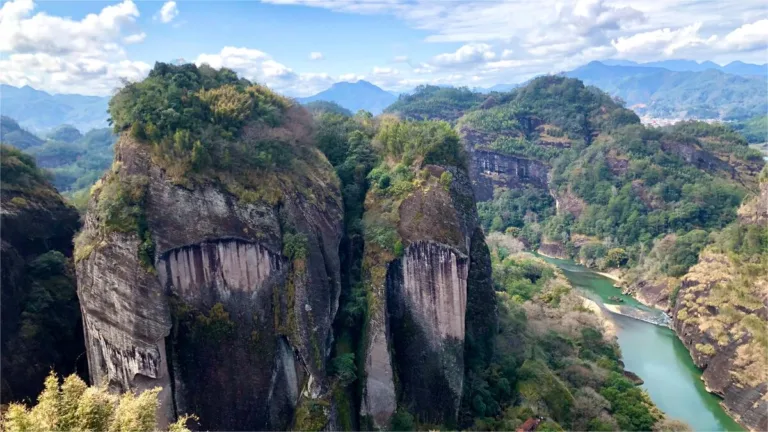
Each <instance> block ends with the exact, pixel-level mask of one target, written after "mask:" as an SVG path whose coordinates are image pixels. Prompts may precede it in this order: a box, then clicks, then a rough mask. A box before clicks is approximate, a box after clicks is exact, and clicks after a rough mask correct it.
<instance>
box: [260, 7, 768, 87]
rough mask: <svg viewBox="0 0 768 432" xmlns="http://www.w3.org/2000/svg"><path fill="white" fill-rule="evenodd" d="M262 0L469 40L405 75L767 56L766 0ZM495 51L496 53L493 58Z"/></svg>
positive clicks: (518, 73)
mask: <svg viewBox="0 0 768 432" xmlns="http://www.w3.org/2000/svg"><path fill="white" fill-rule="evenodd" d="M262 1H264V2H269V3H278V4H300V5H305V6H310V7H318V8H325V9H329V10H333V11H338V12H344V13H357V14H388V15H391V16H394V17H395V18H398V19H400V20H401V21H403V22H404V23H405V24H406V25H409V26H410V27H412V28H414V29H418V30H421V31H423V32H425V34H426V36H425V38H424V40H425V41H426V42H431V43H458V44H461V45H463V46H462V48H463V49H464V53H463V54H462V53H459V52H458V51H459V50H461V49H462V48H460V49H459V50H457V51H456V52H447V53H445V54H441V55H439V56H436V57H435V58H432V59H429V60H428V61H427V62H426V63H424V61H423V59H415V61H414V63H413V66H412V69H411V70H409V71H405V72H407V74H406V73H401V77H402V80H432V79H438V78H440V79H442V78H443V77H445V76H446V75H445V74H446V73H449V70H451V69H461V70H462V72H466V73H467V74H466V75H465V77H464V79H467V80H469V79H471V78H468V77H471V76H478V77H480V78H481V79H485V80H488V82H489V83H493V82H494V81H495V82H519V81H521V80H524V79H527V78H528V77H530V76H531V74H542V73H556V72H560V71H563V70H568V69H571V68H573V67H576V66H578V65H579V64H582V63H583V62H588V61H591V60H601V59H607V58H627V59H632V60H637V61H651V60H658V59H664V58H669V57H670V56H672V57H677V58H680V57H687V58H691V59H695V60H715V61H719V62H723V63H724V62H726V61H730V60H734V59H741V60H744V61H755V62H761V63H762V62H764V61H765V53H764V52H761V51H760V50H761V49H765V48H766V44H768V42H767V41H768V34H767V33H768V9H766V8H765V6H764V0H741V1H739V2H730V3H729V4H728V7H724V5H723V3H722V2H719V1H707V0H574V1H567V2H566V1H563V0H540V1H536V2H521V1H520V0H493V1H487V0H464V1H461V2H456V1H446V2H441V1H435V0H262ZM477 45H488V46H490V47H491V48H489V49H487V50H485V51H486V52H488V54H487V56H488V57H484V55H482V54H478V53H477V52H476V51H478V50H476V49H471V48H465V47H472V46H477ZM493 53H496V54H497V55H496V56H494V57H492V58H491V57H490V56H491V55H493ZM419 60H421V61H419ZM395 62H397V61H395ZM579 62H582V63H579ZM512 65H514V66H512ZM478 71H481V72H482V73H477V72H478ZM494 71H495V72H494ZM472 73H474V75H471V74H472ZM467 83H469V81H465V82H457V83H456V84H467Z"/></svg>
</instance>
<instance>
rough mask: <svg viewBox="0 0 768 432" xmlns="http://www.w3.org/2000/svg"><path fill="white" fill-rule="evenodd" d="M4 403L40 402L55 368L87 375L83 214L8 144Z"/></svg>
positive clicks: (0, 202)
mask: <svg viewBox="0 0 768 432" xmlns="http://www.w3.org/2000/svg"><path fill="white" fill-rule="evenodd" d="M0 163H1V164H2V165H1V166H0V206H2V209H3V211H2V215H0V223H1V224H2V227H3V229H2V246H1V248H0V258H1V259H0V264H1V267H0V275H1V277H2V279H1V281H2V284H1V285H0V286H1V287H2V302H0V303H1V304H2V315H1V316H2V329H3V333H2V367H3V376H2V381H1V383H2V384H1V385H2V392H1V394H2V403H3V404H7V403H8V402H10V401H21V400H25V399H26V400H34V398H35V396H36V395H37V394H38V393H39V392H40V390H42V388H43V380H44V379H45V377H46V375H48V374H49V373H50V372H51V370H55V371H56V372H57V373H66V374H71V373H75V372H78V373H80V374H82V376H84V377H87V376H88V372H87V370H86V369H85V363H84V362H83V361H82V357H81V354H82V352H83V349H84V344H83V328H82V322H81V319H80V308H79V305H78V300H77V295H76V293H75V289H76V286H75V274H74V268H73V266H72V237H73V236H74V234H75V232H76V231H77V229H78V226H79V218H78V214H77V212H76V211H75V209H74V208H72V207H70V206H69V205H67V204H66V203H65V202H64V200H62V198H61V196H60V195H59V194H58V193H57V192H56V190H55V189H54V188H53V186H52V185H51V184H50V182H49V180H48V176H47V174H46V173H45V172H44V171H42V170H41V169H39V168H38V167H37V166H36V164H35V162H34V160H33V159H32V157H31V156H29V155H26V154H24V153H22V152H21V151H19V150H18V149H15V148H13V147H10V146H7V145H5V144H3V145H2V146H0Z"/></svg>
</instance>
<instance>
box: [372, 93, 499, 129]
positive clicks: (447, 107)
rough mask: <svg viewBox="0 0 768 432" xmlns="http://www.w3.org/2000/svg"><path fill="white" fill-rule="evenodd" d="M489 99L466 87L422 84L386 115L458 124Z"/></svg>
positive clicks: (402, 96) (397, 101)
mask: <svg viewBox="0 0 768 432" xmlns="http://www.w3.org/2000/svg"><path fill="white" fill-rule="evenodd" d="M485 99H486V96H484V95H482V94H480V93H476V92H473V91H471V90H469V89H468V88H466V87H460V88H455V87H438V86H430V85H422V86H419V87H416V88H415V89H414V91H413V93H411V94H402V95H400V97H398V99H397V100H396V101H395V102H394V103H393V104H392V105H390V106H388V107H387V109H386V110H384V112H386V113H391V114H396V115H398V116H400V117H402V118H405V119H411V120H445V121H450V122H453V121H456V120H457V119H458V118H459V117H461V116H462V115H463V114H464V113H465V112H467V111H469V110H470V109H473V108H477V107H479V106H480V104H481V103H482V102H483V101H484V100H485Z"/></svg>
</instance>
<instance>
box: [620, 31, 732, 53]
mask: <svg viewBox="0 0 768 432" xmlns="http://www.w3.org/2000/svg"><path fill="white" fill-rule="evenodd" d="M701 26H702V24H701V23H695V24H691V25H689V26H686V27H681V28H678V29H675V30H672V29H670V28H664V29H659V30H654V31H649V32H644V33H637V34H634V35H632V36H628V37H620V38H618V39H616V40H613V41H611V44H612V45H613V47H614V48H616V51H617V53H618V56H619V57H631V58H635V59H638V58H640V59H644V58H648V57H652V58H655V57H658V56H659V53H663V55H664V56H666V57H672V56H675V55H679V54H680V52H681V51H685V50H690V49H693V48H698V47H702V46H707V45H711V44H712V43H714V42H715V41H716V40H717V36H710V37H709V38H702V37H701V36H700V35H699V30H700V29H701Z"/></svg>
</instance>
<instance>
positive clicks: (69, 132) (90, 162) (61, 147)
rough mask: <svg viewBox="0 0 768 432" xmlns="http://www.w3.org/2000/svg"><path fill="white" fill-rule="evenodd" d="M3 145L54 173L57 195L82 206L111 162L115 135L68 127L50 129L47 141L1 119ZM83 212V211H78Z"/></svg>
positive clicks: (53, 180) (105, 131) (109, 132)
mask: <svg viewBox="0 0 768 432" xmlns="http://www.w3.org/2000/svg"><path fill="white" fill-rule="evenodd" d="M0 126H2V137H1V138H0V139H1V140H2V141H3V142H5V143H8V144H11V145H13V146H14V147H16V148H19V149H22V150H23V151H24V152H25V153H27V154H30V155H32V156H33V157H34V158H35V160H36V162H37V165H38V166H40V167H41V168H45V169H47V170H48V171H49V172H50V173H52V174H53V178H52V183H53V185H54V186H55V187H56V189H58V191H59V192H61V193H62V194H65V196H67V197H68V198H74V201H75V203H76V205H78V206H80V207H82V206H83V205H84V204H85V203H84V201H85V200H87V195H88V191H89V190H90V188H91V186H93V184H94V183H96V180H98V179H99V177H101V175H102V174H103V173H104V171H105V170H106V169H107V168H109V166H110V165H111V163H112V157H113V154H114V149H113V146H114V143H115V140H116V136H115V135H114V134H113V133H112V131H111V130H110V129H108V128H102V129H93V130H90V131H88V132H87V133H86V134H85V135H82V134H81V133H80V131H79V130H77V129H76V128H74V127H73V126H71V125H62V126H59V127H58V128H56V129H55V130H53V131H52V132H51V133H50V134H48V136H47V137H46V139H41V138H39V137H37V136H36V135H34V134H32V133H30V132H27V131H25V130H23V129H21V128H20V127H19V126H18V124H17V123H16V122H15V121H14V120H13V119H11V118H9V117H5V116H3V117H2V118H0ZM81 209H82V208H81Z"/></svg>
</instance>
